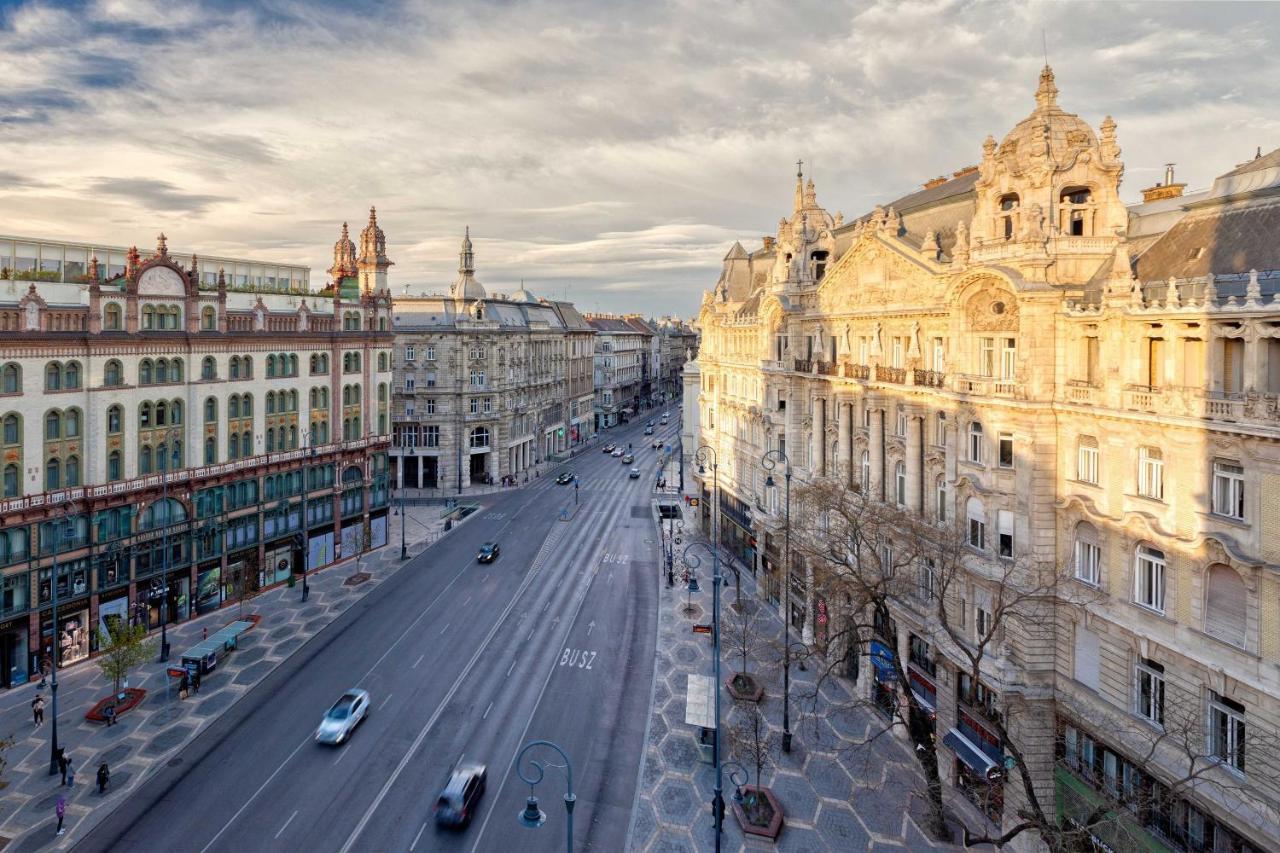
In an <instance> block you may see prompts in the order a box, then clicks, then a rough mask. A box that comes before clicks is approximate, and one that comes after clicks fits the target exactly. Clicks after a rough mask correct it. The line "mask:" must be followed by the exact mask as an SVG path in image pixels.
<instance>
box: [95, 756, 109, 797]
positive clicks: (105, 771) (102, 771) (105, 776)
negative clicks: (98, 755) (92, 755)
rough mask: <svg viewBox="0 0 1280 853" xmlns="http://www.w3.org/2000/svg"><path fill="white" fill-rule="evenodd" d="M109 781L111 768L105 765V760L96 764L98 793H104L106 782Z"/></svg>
mask: <svg viewBox="0 0 1280 853" xmlns="http://www.w3.org/2000/svg"><path fill="white" fill-rule="evenodd" d="M110 781H111V769H110V768H108V767H107V762H105V761H104V762H102V763H101V764H99V765H98V793H99V794H105V793H106V792H107V783H108V782H110Z"/></svg>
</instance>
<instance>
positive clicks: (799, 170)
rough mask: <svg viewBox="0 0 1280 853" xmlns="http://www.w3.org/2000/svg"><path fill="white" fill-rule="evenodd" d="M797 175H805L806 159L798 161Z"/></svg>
mask: <svg viewBox="0 0 1280 853" xmlns="http://www.w3.org/2000/svg"><path fill="white" fill-rule="evenodd" d="M796 177H797V178H803V177H804V161H803V160H797V161H796Z"/></svg>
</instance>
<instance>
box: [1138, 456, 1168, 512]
mask: <svg viewBox="0 0 1280 853" xmlns="http://www.w3.org/2000/svg"><path fill="white" fill-rule="evenodd" d="M1138 494H1140V495H1142V496H1143V497H1144V498H1152V499H1153V500H1157V501H1159V500H1164V454H1163V453H1161V452H1160V450H1159V449H1158V448H1155V447H1140V448H1138Z"/></svg>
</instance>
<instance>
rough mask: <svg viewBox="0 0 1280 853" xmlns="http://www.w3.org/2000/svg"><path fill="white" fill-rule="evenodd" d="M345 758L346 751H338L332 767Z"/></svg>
mask: <svg viewBox="0 0 1280 853" xmlns="http://www.w3.org/2000/svg"><path fill="white" fill-rule="evenodd" d="M346 757H347V750H345V749H340V750H338V757H337V758H335V759H334V760H333V766H334V767H337V766H338V762H339V761H341V760H342V759H344V758H346ZM279 837H280V836H278V835H277V836H276V838H279Z"/></svg>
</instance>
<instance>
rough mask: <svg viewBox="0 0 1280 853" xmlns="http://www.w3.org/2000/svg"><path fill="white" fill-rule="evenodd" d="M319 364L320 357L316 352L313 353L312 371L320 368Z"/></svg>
mask: <svg viewBox="0 0 1280 853" xmlns="http://www.w3.org/2000/svg"><path fill="white" fill-rule="evenodd" d="M319 366H320V359H319V358H318V357H317V356H316V354H315V353H312V354H311V372H312V373H315V372H316V368H318V367H319Z"/></svg>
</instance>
